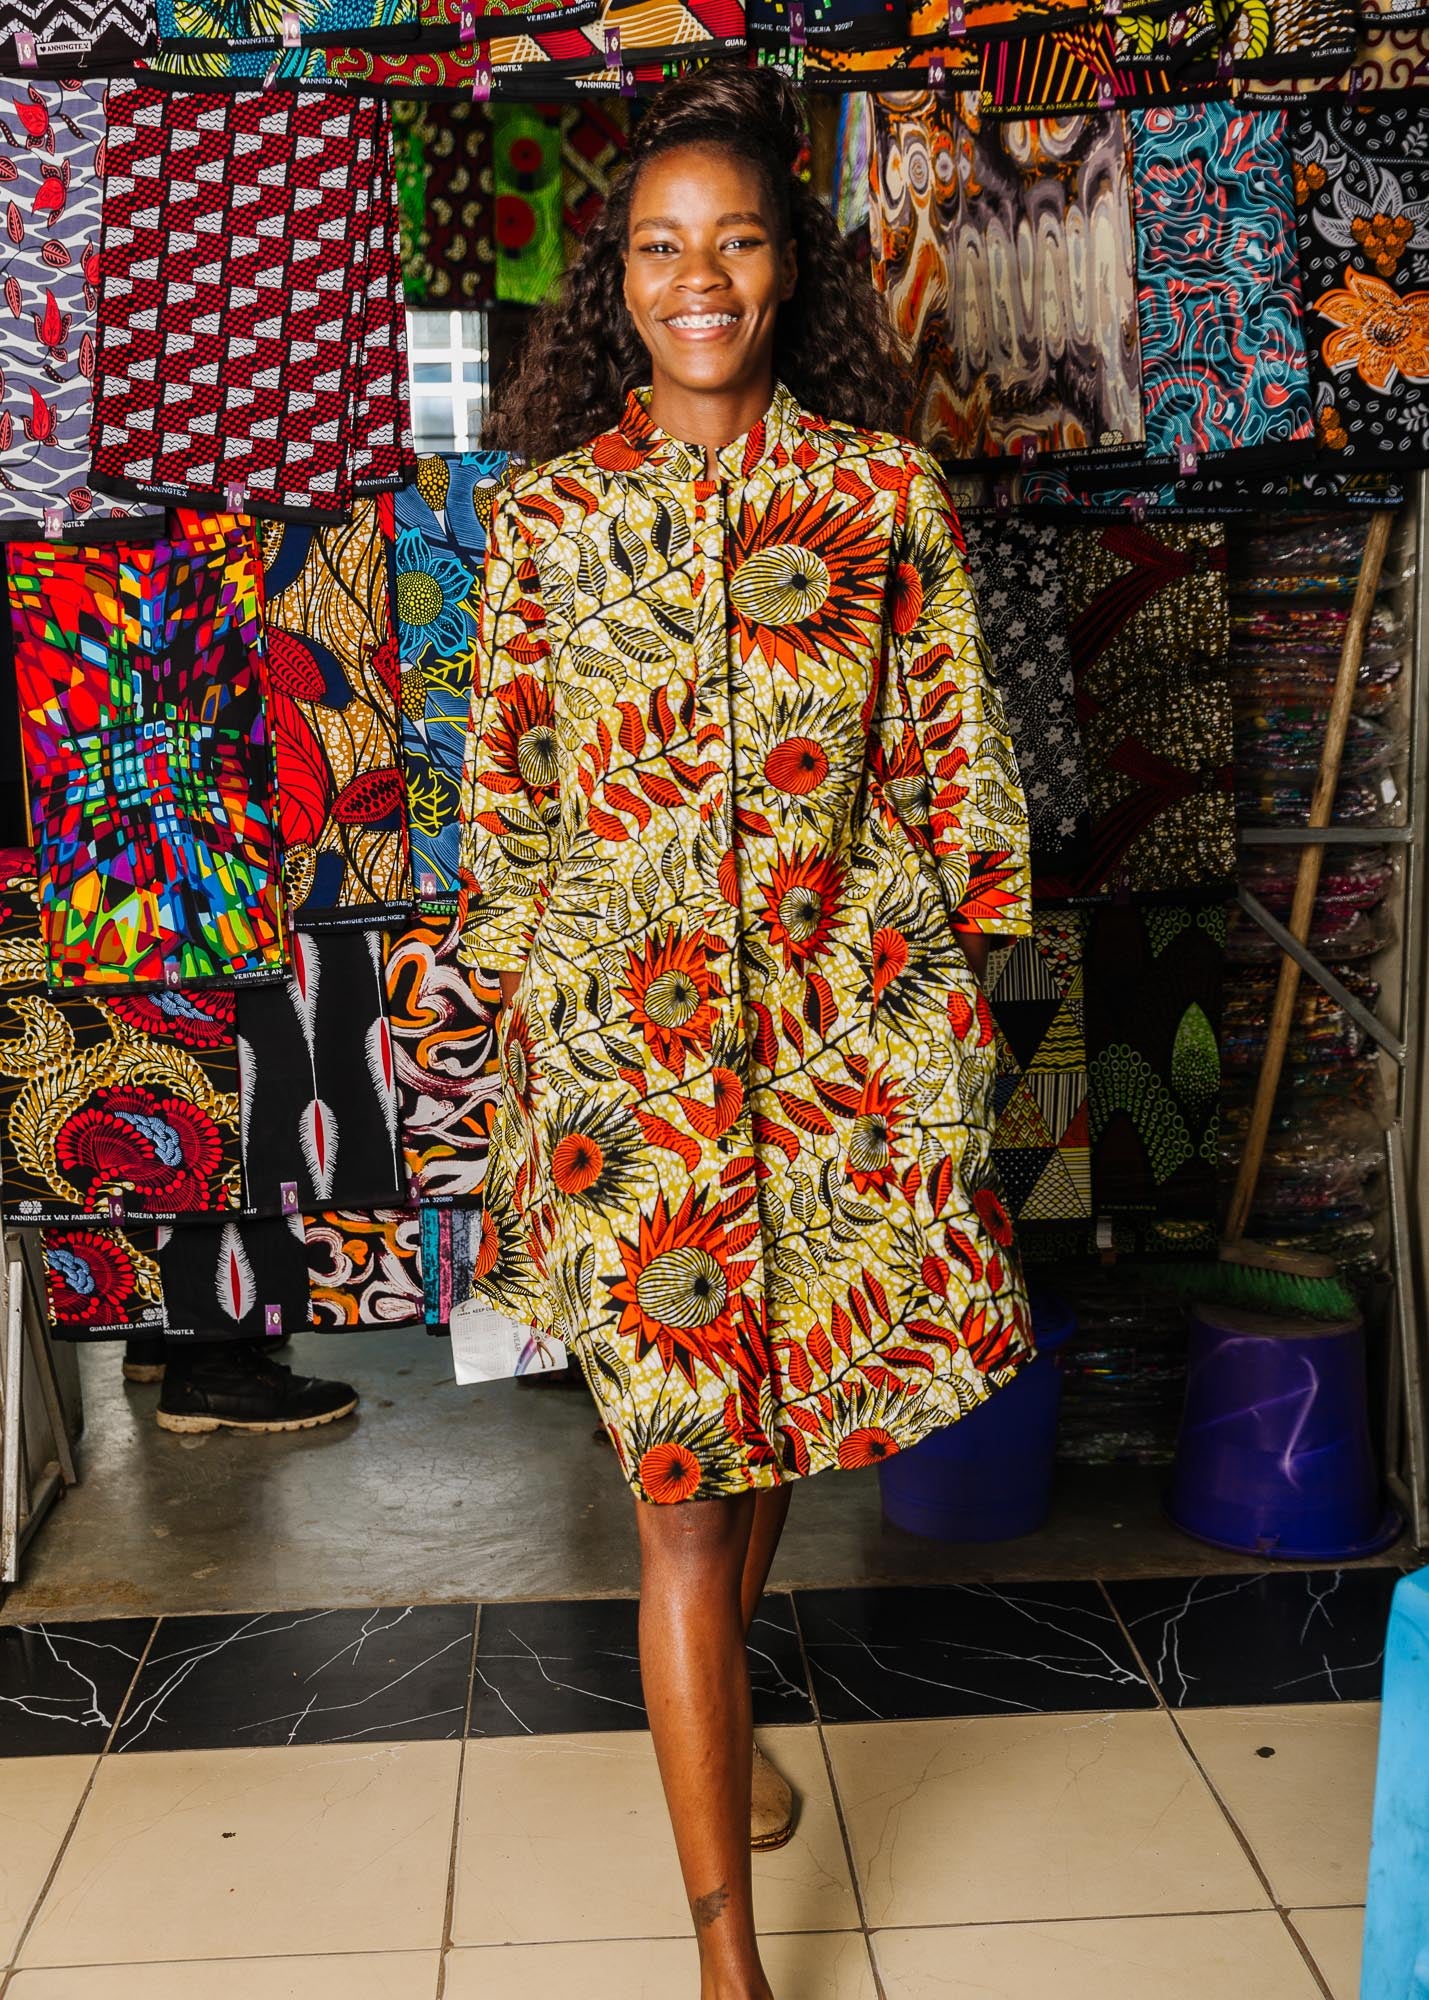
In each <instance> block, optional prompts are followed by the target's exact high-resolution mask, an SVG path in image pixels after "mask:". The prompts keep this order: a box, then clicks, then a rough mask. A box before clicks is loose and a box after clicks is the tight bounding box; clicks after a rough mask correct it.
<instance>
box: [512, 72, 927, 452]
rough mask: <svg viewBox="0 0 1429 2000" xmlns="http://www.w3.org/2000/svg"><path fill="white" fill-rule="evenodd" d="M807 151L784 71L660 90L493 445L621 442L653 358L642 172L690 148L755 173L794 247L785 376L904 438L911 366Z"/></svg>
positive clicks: (782, 314)
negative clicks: (630, 398)
mask: <svg viewBox="0 0 1429 2000" xmlns="http://www.w3.org/2000/svg"><path fill="white" fill-rule="evenodd" d="M806 139H807V130H806V127H805V123H804V113H803V108H802V106H801V104H800V102H799V96H798V92H797V91H796V90H795V89H794V87H793V85H792V84H790V83H789V82H787V81H786V79H785V78H783V77H782V76H780V75H779V74H778V72H777V71H775V70H770V69H736V68H732V67H726V66H724V65H716V64H711V65H710V66H709V67H708V68H706V69H703V70H701V71H699V72H698V73H697V74H695V75H693V76H689V77H686V78H684V79H682V80H681V81H680V82H678V83H672V84H671V85H670V86H669V87H668V88H667V89H665V90H663V91H661V93H660V95H659V96H658V97H656V98H655V99H654V100H653V102H652V103H651V105H650V108H649V109H648V111H647V112H646V113H645V116H644V117H643V118H642V119H641V121H640V123H639V125H638V126H637V128H636V131H635V136H634V139H633V141H632V144H631V150H630V159H629V163H628V165H627V167H626V168H625V170H624V172H623V173H622V174H621V176H620V178H619V180H618V181H617V183H616V185H615V187H614V188H613V189H612V190H611V195H610V199H609V201H608V202H607V203H606V205H605V207H604V209H603V210H602V211H601V213H600V214H599V215H598V216H597V218H596V220H595V221H594V222H593V223H592V225H591V227H590V230H589V232H588V234H587V236H586V239H585V243H584V246H583V248H582V251H581V255H580V257H579V259H578V261H577V262H576V263H575V264H574V265H573V266H572V268H571V270H570V272H569V273H568V275H567V279H566V285H565V289H564V292H563V294H562V295H561V296H560V297H559V298H557V299H553V300H551V301H550V302H549V303H548V304H546V305H544V306H543V307H542V308H541V310H540V312H539V313H538V314H537V315H536V318H535V321H534V323H533V324H532V326H531V329H530V332H529V333H528V335H527V338H526V340H525V343H524V345H523V348H522V352H521V358H520V362H519V365H518V366H517V367H516V368H515V369H514V370H513V371H512V372H511V373H510V374H508V376H507V378H506V380H505V381H504V382H503V384H502V385H501V387H500V389H499V391H498V393H497V396H496V399H495V403H494V406H493V409H492V412H491V415H490V417H489V419H488V421H487V424H486V428H485V434H484V439H483V442H484V443H486V444H488V445H489V446H491V447H493V448H495V449H497V450H504V451H510V452H512V453H514V454H515V455H516V456H517V457H519V458H523V459H525V460H527V461H528V462H529V463H531V464H540V463H541V462H543V461H544V460H546V459H548V458H554V457H556V456H557V455H558V454H559V453H561V452H563V451H570V450H573V449H574V448H576V447H577V446H579V445H583V444H588V443H589V442H590V440H591V439H592V438H593V437H596V436H598V434H599V433H600V432H601V431H604V430H608V429H609V428H610V427H611V425H612V424H614V423H615V422H616V420H617V419H618V417H619V416H620V413H621V411H622V410H623V409H624V407H625V400H626V397H627V395H628V394H629V392H630V390H631V389H633V388H636V387H638V386H639V385H640V384H642V383H645V382H648V381H649V379H650V357H649V354H648V353H647V352H646V349H645V345H644V342H643V341H642V340H641V339H640V336H639V334H638V333H637V332H636V330H635V323H634V321H633V320H632V319H631V317H630V313H629V311H628V310H627V308H626V304H625V299H624V282H625V250H626V242H627V237H628V233H629V224H630V203H631V197H632V194H633V192H634V189H635V184H636V181H637V180H638V179H639V176H640V170H641V168H642V167H643V166H645V165H646V164H647V162H649V161H650V160H653V159H654V158H656V156H657V155H658V154H661V153H668V152H672V151H673V150H674V149H675V148H676V147H678V146H705V147H709V148H711V149H713V150H717V151H719V152H722V153H727V154H730V155H732V156H733V157H734V158H735V159H737V160H742V161H746V162H747V163H748V164H749V165H750V166H752V167H754V168H755V169H756V171H757V172H758V173H759V175H760V177H761V178H762V180H763V182H764V185H765V190H766V193H767V195H768V198H769V202H770V206H771V210H772V213H773V216H774V219H775V223H776V227H777V229H778V231H779V236H780V240H781V241H782V242H789V241H792V242H793V244H794V246H795V252H796V255H797V260H798V274H799V275H798V286H797V289H796V291H795V293H794V296H793V298H792V299H790V300H789V302H788V303H787V304H786V305H783V306H781V307H780V309H779V317H778V320H777V322H776V324H775V332H774V373H775V375H776V377H777V378H778V379H779V380H780V381H781V382H783V383H784V384H785V386H786V387H787V388H788V389H789V390H790V391H791V392H792V393H793V395H794V396H795V397H797V399H798V401H799V402H800V403H802V404H803V405H804V407H805V408H806V409H809V410H812V411H814V412H815V413H816V414H817V415H819V416H822V417H829V418H832V419H835V420H837V421H839V422H843V423H849V424H856V425H859V426H861V427H862V428H865V429H869V430H890V429H893V428H895V427H897V425H898V421H899V418H900V417H901V416H902V415H903V413H904V412H906V410H907V407H908V399H907V394H906V389H905V385H904V373H903V366H902V363H901V361H900V359H899V356H898V352H897V349H896V348H895V346H894V343H893V337H892V335H891V333H890V332H889V328H888V322H887V319H886V318H885V316H884V311H883V306H882V302H881V301H880V299H879V297H878V294H877V293H876V292H875V291H874V289H873V287H872V285H870V283H869V281H868V277H867V274H866V273H865V272H863V271H861V270H860V269H859V268H858V266H857V265H856V264H855V262H854V260H853V258H852V256H851V255H850V253H849V250H848V248H847V246H846V244H845V243H844V240H843V238H842V237H841V236H840V234H839V232H838V227H837V225H836V224H835V222H834V219H833V217H832V215H831V214H830V213H829V211H828V209H827V208H826V207H825V206H824V204H823V203H822V202H821V201H820V200H819V199H818V197H817V195H815V194H814V193H813V191H812V189H810V188H809V187H808V186H806V185H805V183H804V182H803V181H802V180H800V179H799V178H798V176H797V174H796V172H795V163H796V162H797V161H798V159H799V157H800V155H801V153H802V152H803V149H804V146H805V143H806Z"/></svg>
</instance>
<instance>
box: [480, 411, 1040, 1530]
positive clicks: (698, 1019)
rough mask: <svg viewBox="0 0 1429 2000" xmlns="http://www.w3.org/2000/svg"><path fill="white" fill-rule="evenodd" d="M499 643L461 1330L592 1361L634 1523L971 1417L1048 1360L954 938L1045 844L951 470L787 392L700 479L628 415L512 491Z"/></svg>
mask: <svg viewBox="0 0 1429 2000" xmlns="http://www.w3.org/2000/svg"><path fill="white" fill-rule="evenodd" d="M479 652H480V675H481V679H480V693H479V694H478V696H477V697H476V699H475V700H474V703H473V712H472V722H471V728H470V731H469V733H468V737H467V762H466V771H465V780H464V800H463V805H464V819H465V837H464V848H463V863H464V874H465V878H466V880H467V884H468V899H467V911H466V920H465V927H464V930H463V940H462V956H463V958H464V959H465V960H466V962H467V963H468V964H470V965H473V966H475V965H481V966H489V967H491V968H493V969H495V970H498V971H502V970H504V971H512V972H520V973H521V981H520V985H519V988H518V990H517V994H516V998H515V1003H514V1005H513V1006H512V1007H511V1008H510V1010H509V1012H508V1013H507V1014H506V1016H505V1019H504V1022H503V1023H502V1024H501V1040H502V1049H501V1058H502V1096H501V1107H500V1110H499V1112H498V1115H497V1120H496V1124H495V1126H494V1128H493V1132H492V1140H491V1155H490V1159H489V1162H488V1166H487V1175H486V1184H485V1189H484V1209H483V1215H482V1227H481V1237H480V1241H479V1243H478V1244H477V1246H476V1248H475V1250H474V1253H473V1258H472V1268H473V1285H474V1291H475V1296H476V1298H477V1299H478V1300H479V1301H480V1302H481V1303H480V1305H479V1306H478V1307H477V1308H476V1310H477V1311H478V1312H479V1311H482V1310H485V1311H490V1312H493V1313H495V1314H497V1315H499V1316H502V1317H505V1318H508V1319H514V1320H516V1321H518V1322H521V1323H524V1324H525V1325H527V1326H533V1327H537V1328H539V1329H540V1330H541V1331H542V1332H545V1333H554V1334H555V1335H556V1336H557V1337H558V1338H560V1339H562V1340H565V1341H566V1342H568V1343H569V1344H571V1345H572V1346H574V1348H575V1349H576V1351H577V1352H578V1353H579V1355H580V1358H581V1361H582V1364H583V1366H584V1367H585V1370H586V1373H587V1376H588V1378H589V1379H590V1381H591V1383H592V1386H593V1388H594V1391H595V1394H596V1397H597V1400H598V1402H599V1403H600V1406H601V1410H602V1413H603V1415H604V1417H605V1421H606V1424H607V1426H608V1428H609V1429H610V1431H611V1434H612V1436H613V1438H614V1440H615V1443H616V1448H617V1451H618V1452H619V1455H620V1458H621V1463H622V1465H623V1467H624V1470H625V1473H626V1476H627V1478H628V1479H629V1480H630V1482H631V1484H632V1486H633V1487H634V1488H635V1490H636V1491H637V1493H639V1494H641V1495H643V1496H644V1497H645V1498H646V1499H649V1500H656V1501H679V1500H685V1499H690V1498H693V1497H695V1496H696V1495H700V1496H710V1495H715V1494H722V1493H735V1492H740V1491H744V1490H747V1489H749V1488H751V1487H765V1486H773V1485H777V1484H779V1483H781V1482H782V1481H784V1480H786V1479H793V1478H799V1477H802V1476H803V1475H805V1474H807V1473H811V1472H816V1471H820V1470H822V1469H824V1468H825V1467H827V1466H832V1465H842V1466H853V1465H868V1464H872V1463H873V1462H874V1461H875V1460H876V1459H877V1458H879V1457H883V1456H886V1455H887V1454H888V1453H889V1452H891V1451H896V1450H898V1449H899V1448H900V1447H901V1446H903V1445H906V1444H911V1443H913V1442H915V1441H916V1440H917V1439H919V1438H921V1437H924V1436H926V1435H928V1433H929V1432H931V1431H933V1430H935V1429H936V1428H938V1426H940V1425H942V1424H945V1423H947V1422H949V1421H951V1420H952V1419H953V1418H955V1417H958V1416H960V1415H961V1414H962V1413H963V1412H964V1411H966V1410H969V1409H971V1408H973V1407H974V1406H975V1405H976V1404H978V1403H980V1402H981V1401H983V1400H984V1398H985V1397H986V1396H988V1395H989V1394H990V1393H991V1392H992V1391H993V1390H994V1389H995V1388H996V1386H997V1385H998V1384H999V1383H1001V1382H1003V1381H1006V1380H1007V1379H1008V1378H1009V1377H1010V1375H1011V1374H1012V1372H1013V1371H1014V1370H1015V1368H1016V1367H1017V1365H1018V1363H1019V1361H1020V1360H1021V1359H1022V1357H1023V1356H1024V1355H1025V1354H1026V1352H1027V1351H1028V1343H1029V1337H1030V1336H1029V1328H1028V1316H1027V1308H1026V1300H1025V1295H1024V1292H1023V1288H1022V1280H1021V1276H1020V1273H1019V1269H1018V1265H1017V1260H1016V1252H1015V1250H1014V1248H1013V1245H1012V1231H1011V1225H1010V1223H1009V1221H1008V1218H1007V1211H1006V1208H1005V1207H1004V1205H1003V1202H1002V1199H1001V1196H1000V1194H999V1192H998V1190H997V1188H996V1186H995V1184H994V1181H993V1177H992V1173H991V1165H990V1151H991V1139H992V1086H993V1081H994V1075H995V1069H996V1061H997V1052H996V1047H995V1029H994V1026H993V1021H992V1016H991V1014H990V1013H989V1011H988V1006H987V1002H986V1000H985V999H984V997H983V995H982V993H981V992H980V990H979V988H978V985H977V982H976V981H975V979H974V978H973V976H972V973H971V971H970V970H969V967H968V964H967V960H966V959H965V957H964V955H963V952H962V950H961V948H960V946H959V943H958V933H959V932H960V931H988V932H1000V933H1005V934H1009V935H1014V936H1015V935H1021V934H1025V933H1026V931H1027V929H1028V923H1029V914H1028V895H1027V822H1026V813H1025V808H1024V804H1023V800H1022V795H1021V791H1020V787H1019V784H1018V779H1017V773H1016V768H1015V765H1014V762H1013V757H1012V750H1011V745H1010V743H1009V741H1008V737H1007V733H1006V728H1005V725H1004V722H1003V718H1002V713H1001V708H1000V705H999V702H998V699H997V696H996V693H995V691H994V688H993V686H992V683H991V680H990V678H989V676H988V672H987V668H986V663H985V660H984V657H983V654H982V650H981V645H980V641H979V637H978V630H977V621H976V614H975V611H974V607H973V600H972V593H971V590H970V588H969V585H968V580H967V576H966V573H965V570H964V567H963V560H962V541H961V535H960V531H959V529H958V525H957V521H956V518H955V516H954V514H953V510H952V506H951V503H950V501H949V499H948V495H947V491H946V488H945V487H944V485H943V483H942V480H941V477H940V475H939V474H938V473H937V471H936V469H935V468H934V466H933V464H932V461H931V460H930V459H928V458H927V456H926V455H925V454H923V453H921V452H918V451H917V450H915V449H914V448H913V447H912V446H910V445H908V444H907V443H906V442H905V441H903V440H900V439H896V438H893V437H889V436H884V435H881V434H877V433H869V432H859V431H853V430H849V429H845V428H844V427H842V426H840V425H836V424H827V423H825V422H823V421H821V420H820V419H818V418H816V417H812V416H810V415H809V414H808V413H807V412H805V411H803V410H801V409H800V408H799V406H798V405H797V403H796V402H795V401H794V399H793V397H792V396H790V395H789V394H788V392H787V391H786V390H784V389H782V388H781V389H779V390H778V391H777V392H776V394H775V397H774V401H773V403H772V405H771V407H770V410H769V412H768V414H767V416H766V417H765V418H763V419H761V421H760V422H759V423H758V424H756V425H755V426H754V428H753V429H752V430H751V431H750V432H749V433H748V435H747V436H746V437H744V438H741V439H738V440H736V441H735V442H734V443H733V444H730V445H727V446H725V447H724V449H723V450H722V451H721V452H720V453H719V454H718V469H717V476H715V477H713V478H710V477H707V476H706V471H705V464H704V459H703V454H702V453H700V452H697V451H696V450H694V449H693V448H692V447H690V446H687V445H684V444H681V443H679V442H678V441H677V440H675V439H673V438H671V437H669V436H667V435H666V434H665V433H664V432H662V431H660V430H658V429H657V428H656V427H655V426H654V425H653V424H652V422H651V420H650V417H649V413H648V409H647V408H646V405H645V403H644V401H643V400H642V398H641V397H640V396H638V395H637V396H635V397H632V399H631V402H630V404H629V407H628V408H627V410H626V413H625V415H624V418H623V419H622V421H621V423H620V425H619V426H618V428H617V429H615V430H613V431H611V432H609V433H608V434H606V435H604V436H602V437H599V438H597V439H596V440H595V442H594V443H593V444H592V445H591V446H589V447H587V448H586V449H583V450H580V451H576V452H572V453H569V454H567V455H566V456H565V457H563V458H561V459H558V460H555V461H553V462H552V463H551V464H550V465H547V466H544V467H542V468H540V469H539V470H537V471H534V472H528V473H526V474H525V475H523V476H521V477H518V478H517V480H516V481H515V483H514V486H513V487H512V488H511V489H510V490H509V491H508V492H506V493H504V494H503V495H502V497H501V499H500V501H499V503H498V506H497V509H496V513H495V518H494V520H493V523H492V528H491V534H490V538H489V541H488V548H487V569H486V588H485V592H484V594H483V598H482V605H481V625H480V634H479ZM447 1304H448V1308H449V1309H450V1304H451V1302H450V1301H447Z"/></svg>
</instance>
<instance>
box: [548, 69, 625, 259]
mask: <svg viewBox="0 0 1429 2000" xmlns="http://www.w3.org/2000/svg"><path fill="white" fill-rule="evenodd" d="M629 150H630V113H629V111H628V110H627V108H626V106H625V105H624V104H622V103H621V102H620V101H619V99H612V100H611V101H609V102H608V103H607V102H603V101H602V100H600V99H599V98H594V97H588V98H586V99H584V100H583V101H582V102H581V103H579V104H568V105H567V106H566V107H565V109H564V110H563V111H562V113H561V202H562V221H563V226H564V229H565V254H566V262H567V264H573V263H574V262H575V260H576V258H577V257H578V256H579V255H580V251H581V245H582V244H583V243H584V241H585V238H586V232H587V231H588V230H589V228H590V226H591V224H592V222H594V220H595V218H596V217H597V216H598V215H599V214H600V212H601V210H602V209H603V208H604V207H605V204H606V202H607V201H608V200H609V198H610V185H611V176H612V175H613V174H614V173H615V171H616V169H617V168H618V167H619V166H620V164H621V162H622V161H623V160H624V158H625V156H626V154H627V153H628V152H629Z"/></svg>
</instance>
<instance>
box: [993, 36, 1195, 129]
mask: <svg viewBox="0 0 1429 2000" xmlns="http://www.w3.org/2000/svg"><path fill="white" fill-rule="evenodd" d="M1192 90H1193V87H1192V86H1191V85H1189V84H1185V83H1183V82H1182V81H1181V79H1180V78H1179V76H1178V74H1177V69H1176V64H1175V60H1174V57H1173V56H1172V54H1171V52H1169V51H1168V52H1167V56H1166V59H1165V60H1164V61H1163V62H1161V63H1155V62H1153V63H1150V64H1148V63H1145V62H1142V61H1139V60H1131V61H1128V60H1126V59H1125V58H1124V56H1123V53H1122V45H1121V38H1120V36H1119V35H1118V34H1117V33H1116V32H1115V31H1114V30H1113V27H1112V24H1111V22H1109V21H1105V20H1093V21H1088V22H1087V23H1086V24H1085V25H1084V26H1082V27H1079V28H1069V29H1066V30H1062V31H1054V32H1052V33H1048V34H1036V35H1024V36H1022V37H1020V38H1018V39H1016V40H1014V41H989V42H984V43H983V44H982V78H981V88H980V91H979V99H980V105H981V109H982V112H983V115H984V116H985V117H989V118H1032V117H1040V118H1051V117H1056V118H1062V117H1068V116H1070V115H1072V114H1073V113H1077V112H1087V111H1103V112H1105V111H1110V110H1111V109H1113V108H1114V107H1116V108H1120V109H1122V110H1126V109H1128V108H1129V107H1130V106H1132V105H1134V104H1156V103H1159V102H1161V101H1162V100H1164V99H1166V98H1170V97H1178V98H1179V97H1185V96H1187V95H1190V94H1192Z"/></svg>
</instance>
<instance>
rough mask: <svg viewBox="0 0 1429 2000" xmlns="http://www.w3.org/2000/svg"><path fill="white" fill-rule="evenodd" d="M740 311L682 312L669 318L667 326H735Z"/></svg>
mask: <svg viewBox="0 0 1429 2000" xmlns="http://www.w3.org/2000/svg"><path fill="white" fill-rule="evenodd" d="M738 318H739V314H738V313H680V314H679V315H678V317H676V318H675V319H671V320H667V321H666V322H665V323H666V325H667V326H685V327H702V326H733V325H734V323H735V321H736V320H737V319H738Z"/></svg>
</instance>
